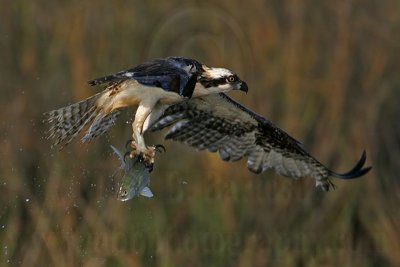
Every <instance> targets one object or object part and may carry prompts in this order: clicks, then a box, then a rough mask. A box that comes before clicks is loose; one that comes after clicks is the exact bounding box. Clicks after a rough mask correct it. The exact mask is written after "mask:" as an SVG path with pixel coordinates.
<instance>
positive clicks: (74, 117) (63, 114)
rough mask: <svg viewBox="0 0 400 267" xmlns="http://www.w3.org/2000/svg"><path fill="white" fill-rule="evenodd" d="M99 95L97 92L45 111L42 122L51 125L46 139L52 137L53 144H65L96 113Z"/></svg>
mask: <svg viewBox="0 0 400 267" xmlns="http://www.w3.org/2000/svg"><path fill="white" fill-rule="evenodd" d="M100 96H101V93H98V94H96V95H94V96H91V97H89V98H87V99H85V100H82V101H80V102H78V103H75V104H72V105H69V106H67V107H63V108H60V109H56V110H52V111H50V112H47V113H45V114H44V115H45V116H46V117H47V118H46V119H45V120H44V122H45V123H47V124H49V125H51V127H50V129H49V130H48V131H47V132H46V135H47V139H54V140H55V142H54V145H60V146H61V147H63V146H65V145H67V144H68V143H69V142H71V140H72V139H73V138H74V137H75V136H76V135H77V134H79V132H80V131H81V130H82V129H83V127H84V126H85V125H87V124H88V123H90V122H91V121H92V120H93V119H94V118H95V117H96V115H97V114H98V112H99V111H98V109H97V108H96V105H95V104H96V101H97V99H98V98H99V97H100Z"/></svg>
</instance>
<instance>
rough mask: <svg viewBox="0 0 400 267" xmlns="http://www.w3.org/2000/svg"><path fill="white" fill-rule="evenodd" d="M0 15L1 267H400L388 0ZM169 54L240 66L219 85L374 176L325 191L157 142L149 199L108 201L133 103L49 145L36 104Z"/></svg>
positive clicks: (398, 146) (38, 4) (319, 150)
mask: <svg viewBox="0 0 400 267" xmlns="http://www.w3.org/2000/svg"><path fill="white" fill-rule="evenodd" d="M0 18H1V19H0V21H1V23H0V59H1V60H0V73H1V74H0V83H1V86H0V88H1V98H0V103H1V105H0V147H1V149H0V266H6V265H9V266H161V267H169V266H343V267H344V266H400V254H399V253H398V252H399V251H400V230H399V229H400V209H399V203H400V182H399V181H400V180H399V177H398V174H399V173H400V165H399V158H400V105H399V104H398V103H399V101H400V90H399V88H400V75H399V70H400V52H399V51H400V34H399V32H400V2H399V1H396V0H383V1H361V0H355V1H345V0H344V1H318V0H306V1H294V0H285V1H276V0H269V1H261V0H250V1H246V3H245V4H244V2H243V1H214V2H211V1H193V2H188V1H183V2H182V1H164V2H160V1H155V0H151V1H113V2H111V1H105V0H98V1H94V0H88V1H64V2H62V1H55V2H54V1H53V2H52V1H44V0H36V1H21V0H14V1H2V4H1V8H0ZM168 55H184V56H188V57H193V58H196V59H198V60H200V61H201V62H204V63H207V64H208V65H211V66H226V67H229V68H232V69H233V70H236V71H237V72H238V73H239V74H240V76H241V78H243V79H244V80H246V81H248V84H249V87H250V91H249V94H248V95H243V94H240V93H233V94H232V95H233V96H234V97H235V98H236V99H238V100H239V101H241V102H243V103H244V104H245V105H247V106H249V107H251V108H252V109H253V110H255V111H256V112H258V113H260V114H263V115H265V116H267V117H268V118H269V119H271V120H273V121H274V122H276V123H277V124H278V125H279V126H281V127H282V128H284V129H285V130H287V131H288V132H289V133H290V134H291V135H293V136H294V137H296V138H297V139H299V140H301V141H303V143H304V145H305V147H306V148H307V149H308V150H309V151H310V152H311V153H312V154H313V155H315V156H316V157H317V158H319V159H320V160H321V161H322V162H323V163H325V164H326V165H328V166H329V167H332V168H333V169H335V170H338V171H345V170H347V169H349V168H350V167H351V166H352V164H354V163H355V162H356V160H357V159H358V158H359V156H360V154H361V152H362V150H363V149H364V148H365V149H366V150H367V155H368V163H367V164H368V165H373V167H374V168H373V170H372V171H371V172H370V173H369V174H368V175H367V176H365V177H363V178H361V179H358V180H354V181H337V180H335V181H334V182H335V184H336V185H337V189H336V190H335V191H333V192H328V193H324V192H320V191H318V190H316V189H315V188H314V181H313V180H312V179H309V178H303V179H300V180H298V181H292V180H290V179H286V178H283V177H279V176H277V175H275V174H274V173H273V172H267V173H264V174H261V175H254V174H251V173H250V172H248V171H247V170H246V168H245V162H244V161H240V162H236V163H225V162H222V161H220V160H219V158H218V156H217V155H214V154H210V153H206V152H201V153H196V152H195V151H194V150H191V149H189V148H186V147H185V146H183V145H180V144H176V143H171V142H166V143H165V145H166V148H167V153H166V154H162V155H160V156H159V157H158V159H157V161H156V166H155V170H154V172H153V173H152V174H151V179H152V180H151V188H152V191H153V193H154V198H153V199H146V198H136V199H133V200H132V201H128V202H126V203H123V202H119V201H117V200H116V195H115V182H116V181H113V179H112V178H111V177H110V176H111V175H112V173H113V172H114V171H115V170H116V169H117V168H118V167H119V162H118V160H117V158H116V157H115V155H113V154H112V151H111V150H110V148H109V144H113V145H115V146H117V147H122V146H123V145H124V144H125V142H126V140H127V139H129V137H130V133H131V128H130V124H125V123H124V122H125V121H128V120H129V119H130V118H129V116H128V115H129V114H127V115H126V117H125V118H122V119H120V123H119V124H117V125H116V126H115V127H114V128H113V130H112V131H111V132H110V134H109V135H108V136H106V137H101V138H99V139H97V140H96V141H94V142H92V143H91V144H89V145H81V144H80V143H79V142H76V141H75V142H73V143H72V144H70V145H69V146H68V147H66V148H65V149H64V150H62V151H57V149H51V148H50V143H49V141H47V140H45V139H44V138H43V136H44V134H43V132H44V131H45V129H44V125H42V123H41V120H42V119H43V118H42V113H43V112H45V111H48V110H51V109H54V108H57V107H60V106H64V105H66V104H68V103H71V102H75V101H78V100H80V99H82V98H84V97H87V96H89V95H91V94H93V93H94V92H95V91H96V89H95V88H90V87H89V86H86V84H85V83H86V81H87V80H89V79H91V78H95V77H98V76H102V75H104V74H109V73H111V72H116V71H119V70H123V69H126V68H128V67H131V66H134V65H136V64H139V63H141V62H143V61H145V60H148V59H151V58H154V57H164V56H168ZM162 136H163V135H162V134H160V133H157V134H152V135H150V136H148V138H150V139H149V140H151V142H149V143H160V141H161V139H162Z"/></svg>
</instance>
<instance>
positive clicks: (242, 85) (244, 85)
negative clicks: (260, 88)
mask: <svg viewBox="0 0 400 267" xmlns="http://www.w3.org/2000/svg"><path fill="white" fill-rule="evenodd" d="M238 89H239V90H240V91H243V92H245V93H246V94H247V92H248V91H249V87H247V83H245V82H244V81H241V82H240V83H239V88H238Z"/></svg>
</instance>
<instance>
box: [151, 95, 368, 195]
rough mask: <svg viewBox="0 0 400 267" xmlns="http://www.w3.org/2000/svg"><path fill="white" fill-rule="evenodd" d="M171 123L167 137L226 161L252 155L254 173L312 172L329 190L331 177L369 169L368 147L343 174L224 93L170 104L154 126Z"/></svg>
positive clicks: (355, 174) (249, 161) (350, 175)
mask: <svg viewBox="0 0 400 267" xmlns="http://www.w3.org/2000/svg"><path fill="white" fill-rule="evenodd" d="M168 126H171V128H170V129H169V131H168V133H167V135H166V139H172V140H175V141H180V142H183V143H186V144H188V145H190V146H193V147H195V148H197V149H200V150H203V149H208V150H209V151H211V152H217V151H218V152H219V155H220V157H221V159H223V160H226V161H235V160H239V159H241V158H242V157H245V156H247V158H248V159H247V167H248V168H249V170H251V171H252V172H255V173H260V172H263V171H266V170H267V169H270V168H271V169H274V170H275V171H276V172H277V173H279V174H281V175H284V176H290V177H294V178H298V177H303V176H311V177H314V178H315V180H316V186H318V187H321V188H323V189H324V190H329V188H330V187H331V186H332V183H331V182H330V180H329V177H330V176H334V177H337V178H342V179H352V178H356V177H359V176H362V175H364V174H365V173H367V172H368V171H369V170H370V167H367V168H363V166H364V163H365V160H366V156H365V152H364V153H363V155H362V157H361V159H360V161H359V162H358V163H357V164H356V166H355V167H354V168H353V169H352V170H351V171H350V172H348V173H344V174H338V173H335V172H333V171H331V170H329V169H328V168H327V167H325V166H324V165H323V164H321V163H320V162H319V161H318V160H316V159H315V158H314V157H312V156H311V155H310V154H308V153H307V151H305V150H304V148H303V147H302V146H301V144H300V143H299V142H298V141H296V140H295V139H294V138H292V137H291V136H289V135H288V134H287V133H285V132H284V131H283V130H281V129H280V128H278V127H277V126H276V125H274V124H272V123H271V122H270V121H269V120H267V119H265V118H263V117H261V116H260V115H258V114H256V113H254V112H252V111H250V110H248V109H247V108H245V107H244V106H242V105H240V104H239V103H237V102H236V101H234V100H233V99H231V98H230V97H228V96H227V95H225V94H223V93H221V94H216V95H209V96H206V97H202V98H195V99H191V100H189V101H186V102H183V103H179V104H176V105H173V106H171V107H169V108H168V109H167V110H166V111H165V112H164V115H163V116H162V117H161V118H160V119H159V120H158V122H156V123H155V124H154V125H153V127H152V129H153V130H160V129H163V128H165V127H168Z"/></svg>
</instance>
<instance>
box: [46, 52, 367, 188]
mask: <svg viewBox="0 0 400 267" xmlns="http://www.w3.org/2000/svg"><path fill="white" fill-rule="evenodd" d="M89 84H90V85H105V89H104V91H102V92H101V93H98V94H96V95H94V96H92V97H90V98H88V99H86V100H83V101H81V102H78V103H76V104H72V105H70V106H67V107H64V108H60V109H57V110H53V111H50V112H48V113H47V116H48V118H47V122H48V123H49V124H51V125H52V126H51V128H50V130H49V137H53V138H55V140H56V144H61V145H65V144H67V143H69V142H70V141H71V139H72V138H74V137H75V136H76V135H77V134H78V133H79V132H80V131H81V130H82V128H83V127H84V126H85V125H87V124H89V123H91V126H90V127H89V129H88V130H87V132H86V134H85V136H84V137H83V139H82V140H83V141H84V142H85V141H88V140H91V139H92V138H94V137H96V136H99V135H101V134H103V133H105V132H106V131H107V130H108V129H109V128H110V127H111V126H112V125H113V124H114V122H115V120H116V119H117V117H118V115H119V113H120V112H121V110H122V109H124V108H125V107H127V106H131V105H138V108H137V111H136V114H135V118H134V122H133V124H132V128H133V141H132V149H133V151H132V153H133V154H134V155H137V154H139V155H142V156H143V158H144V159H145V160H146V161H147V162H148V163H149V164H152V163H153V162H154V156H155V151H156V150H157V147H156V146H152V147H149V146H147V145H146V144H145V142H144V138H143V134H144V133H145V132H146V131H148V130H152V131H156V130H161V129H164V128H166V127H169V130H168V132H167V134H166V136H165V138H166V139H171V140H175V141H180V142H183V143H185V144H188V145H190V146H192V147H195V148H197V149H199V150H204V149H208V150H209V151H211V152H219V155H220V157H221V159H222V160H225V161H236V160H239V159H241V158H243V157H247V167H248V169H249V170H250V171H252V172H255V173H260V172H264V171H266V170H267V169H274V170H275V171H276V172H277V173H279V174H281V175H283V176H290V177H294V178H299V177H303V176H311V177H313V178H314V179H315V182H316V187H319V188H321V189H323V190H326V191H328V190H329V189H330V188H332V187H333V183H332V182H331V180H330V177H336V178H341V179H353V178H357V177H360V176H362V175H364V174H366V173H367V172H368V171H369V170H370V169H371V167H365V168H364V164H365V161H366V153H365V151H364V152H363V154H362V156H361V159H360V160H359V161H358V163H357V164H356V165H355V166H354V167H353V169H351V170H350V171H348V172H346V173H337V172H334V171H332V170H330V169H328V168H327V167H325V166H324V165H323V164H322V163H320V162H319V161H318V160H317V159H315V158H314V157H313V156H311V155H310V154H309V153H308V152H307V151H306V150H305V149H304V148H303V146H302V145H301V143H300V142H298V141H297V140H295V139H294V138H293V137H291V136H289V135H288V134H287V133H286V132H284V131H283V130H281V129H280V128H279V127H277V126H276V125H274V124H273V123H272V122H271V121H269V120H268V119H266V118H264V117H262V116H260V115H258V114H256V113H254V112H253V111H251V110H249V109H248V108H246V107H244V106H242V105H240V104H239V103H237V102H236V101H234V100H233V99H232V98H230V97H229V96H228V95H227V94H226V93H227V92H228V91H230V90H241V91H245V92H247V91H248V87H247V84H246V83H245V82H244V81H242V80H240V79H239V77H238V76H237V75H236V74H235V73H234V72H232V71H230V70H228V69H225V68H211V67H207V66H206V65H204V64H201V63H200V62H198V61H196V60H194V59H189V58H183V57H168V58H165V59H155V60H153V61H150V62H147V63H144V64H141V65H138V66H137V67H134V68H132V69H129V70H126V71H121V72H118V73H116V74H114V75H110V76H105V77H102V78H98V79H95V80H92V81H89Z"/></svg>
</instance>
